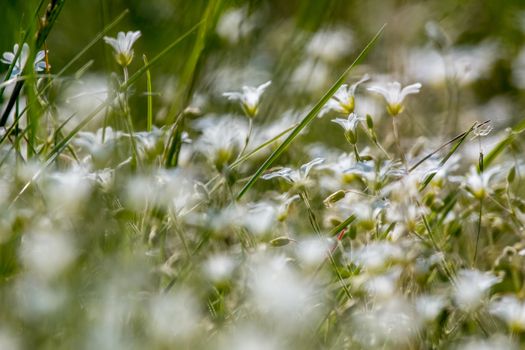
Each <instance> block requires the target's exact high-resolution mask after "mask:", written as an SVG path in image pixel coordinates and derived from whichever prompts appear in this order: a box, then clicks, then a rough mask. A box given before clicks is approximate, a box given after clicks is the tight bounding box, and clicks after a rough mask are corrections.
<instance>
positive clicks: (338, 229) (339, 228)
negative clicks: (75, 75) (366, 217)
mask: <svg viewBox="0 0 525 350" xmlns="http://www.w3.org/2000/svg"><path fill="white" fill-rule="evenodd" d="M356 218H357V217H356V216H355V214H352V215H350V216H349V217H348V218H347V219H346V220H345V221H343V222H342V223H340V224H339V225H337V226H336V227H334V228H333V229H331V230H330V233H329V235H330V236H334V235H336V234H338V233H339V232H341V231H342V230H344V229H345V228H347V227H348V225H350V224H351V223H352V222H354V221H355V219H356Z"/></svg>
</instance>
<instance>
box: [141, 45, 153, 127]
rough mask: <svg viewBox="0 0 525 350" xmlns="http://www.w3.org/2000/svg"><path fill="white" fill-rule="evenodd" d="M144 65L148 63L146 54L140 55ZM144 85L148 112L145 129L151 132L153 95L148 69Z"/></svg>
mask: <svg viewBox="0 0 525 350" xmlns="http://www.w3.org/2000/svg"><path fill="white" fill-rule="evenodd" d="M142 59H143V60H144V65H145V66H147V65H148V58H147V57H146V55H142ZM146 87H147V89H148V114H147V119H146V131H148V132H151V130H152V129H153V96H152V87H151V73H150V71H149V69H147V70H146Z"/></svg>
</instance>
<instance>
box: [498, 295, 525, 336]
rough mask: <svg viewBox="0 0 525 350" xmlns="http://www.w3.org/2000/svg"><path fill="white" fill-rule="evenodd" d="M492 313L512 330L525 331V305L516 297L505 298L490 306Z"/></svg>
mask: <svg viewBox="0 0 525 350" xmlns="http://www.w3.org/2000/svg"><path fill="white" fill-rule="evenodd" d="M490 313H491V314H493V315H496V316H498V317H499V318H501V319H502V320H504V321H505V322H506V323H507V325H508V326H509V327H510V329H511V330H513V331H517V332H521V331H523V330H525V304H524V303H523V301H520V300H518V299H516V297H515V296H505V297H503V298H501V299H500V300H496V301H494V302H492V303H491V305H490Z"/></svg>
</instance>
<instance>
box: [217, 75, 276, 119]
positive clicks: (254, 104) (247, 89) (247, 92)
mask: <svg viewBox="0 0 525 350" xmlns="http://www.w3.org/2000/svg"><path fill="white" fill-rule="evenodd" d="M271 83H272V82H271V81H267V82H266V83H264V84H261V85H259V86H257V87H253V86H243V87H242V92H225V93H223V94H222V95H223V96H225V97H228V99H229V100H230V101H239V102H241V106H242V108H243V109H244V112H245V113H246V115H247V116H248V117H249V118H253V117H255V115H256V114H257V112H258V111H259V103H260V100H261V96H262V94H263V93H264V91H265V90H266V88H267V87H268V86H270V84H271Z"/></svg>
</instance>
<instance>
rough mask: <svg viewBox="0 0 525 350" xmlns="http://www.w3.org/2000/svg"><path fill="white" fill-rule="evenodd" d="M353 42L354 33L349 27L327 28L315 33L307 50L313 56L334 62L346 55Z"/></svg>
mask: <svg viewBox="0 0 525 350" xmlns="http://www.w3.org/2000/svg"><path fill="white" fill-rule="evenodd" d="M353 43H354V38H353V35H352V33H351V32H350V31H349V30H348V29H345V28H337V29H326V30H321V31H318V32H316V33H315V34H314V36H313V37H312V38H311V39H310V42H309V43H308V46H307V47H306V50H307V52H308V54H309V55H310V56H312V57H318V58H321V59H322V60H324V61H326V62H327V63H333V62H336V61H337V60H339V59H341V58H343V57H344V56H346V55H347V54H348V53H349V52H350V51H351V50H352V46H353Z"/></svg>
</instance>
